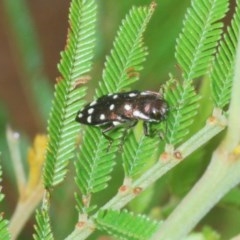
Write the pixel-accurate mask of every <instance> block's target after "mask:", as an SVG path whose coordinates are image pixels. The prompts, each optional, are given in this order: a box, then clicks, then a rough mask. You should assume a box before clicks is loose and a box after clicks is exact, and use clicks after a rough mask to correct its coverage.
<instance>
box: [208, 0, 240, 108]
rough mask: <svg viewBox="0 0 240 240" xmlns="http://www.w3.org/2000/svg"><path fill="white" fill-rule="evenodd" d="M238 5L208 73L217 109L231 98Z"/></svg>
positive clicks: (239, 23)
mask: <svg viewBox="0 0 240 240" xmlns="http://www.w3.org/2000/svg"><path fill="white" fill-rule="evenodd" d="M239 5H240V4H239V1H237V6H236V10H235V14H234V17H233V20H232V22H231V26H230V27H229V28H228V30H227V33H226V34H224V37H223V40H222V41H221V42H220V47H219V49H218V53H217V55H216V57H215V61H214V63H213V66H212V71H211V73H210V80H211V91H212V99H213V102H214V105H215V106H216V107H218V108H224V107H225V106H226V105H227V104H228V103H229V100H230V97H231V96H230V94H231V88H232V79H233V68H234V62H235V56H236V47H237V41H238V36H239V26H240V6H239Z"/></svg>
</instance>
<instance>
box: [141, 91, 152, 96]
mask: <svg viewBox="0 0 240 240" xmlns="http://www.w3.org/2000/svg"><path fill="white" fill-rule="evenodd" d="M140 94H141V95H142V96H146V95H151V93H150V92H147V91H146V92H141V93H140Z"/></svg>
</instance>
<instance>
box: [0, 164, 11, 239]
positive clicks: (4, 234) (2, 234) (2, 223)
mask: <svg viewBox="0 0 240 240" xmlns="http://www.w3.org/2000/svg"><path fill="white" fill-rule="evenodd" d="M1 182H2V166H1V165H0V183H1ZM1 188H2V187H1V186H0V202H2V200H3V199H4V195H3V194H2V193H1V190H2V189H1ZM0 239H2V240H8V239H11V238H10V233H9V231H8V221H7V220H6V219H4V218H3V214H1V213H0Z"/></svg>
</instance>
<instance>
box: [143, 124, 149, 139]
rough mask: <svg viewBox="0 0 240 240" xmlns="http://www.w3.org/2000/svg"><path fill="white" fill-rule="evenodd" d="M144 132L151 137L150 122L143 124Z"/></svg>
mask: <svg viewBox="0 0 240 240" xmlns="http://www.w3.org/2000/svg"><path fill="white" fill-rule="evenodd" d="M143 132H144V135H145V136H150V135H151V134H150V126H149V123H148V122H143Z"/></svg>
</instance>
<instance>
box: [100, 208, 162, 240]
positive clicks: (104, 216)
mask: <svg viewBox="0 0 240 240" xmlns="http://www.w3.org/2000/svg"><path fill="white" fill-rule="evenodd" d="M96 222H97V226H98V227H99V228H100V229H103V230H105V231H107V232H108V233H110V234H111V235H113V236H115V237H117V239H129V240H145V239H149V238H150V236H151V235H152V234H153V233H154V232H155V230H156V229H157V228H158V227H159V226H160V223H158V222H156V221H152V220H150V219H149V218H148V217H146V216H143V215H134V214H133V213H130V212H128V211H127V210H124V211H122V212H120V211H113V210H109V211H100V212H99V214H98V216H97V219H96Z"/></svg>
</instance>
